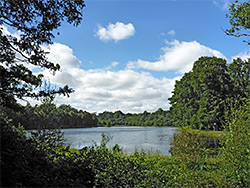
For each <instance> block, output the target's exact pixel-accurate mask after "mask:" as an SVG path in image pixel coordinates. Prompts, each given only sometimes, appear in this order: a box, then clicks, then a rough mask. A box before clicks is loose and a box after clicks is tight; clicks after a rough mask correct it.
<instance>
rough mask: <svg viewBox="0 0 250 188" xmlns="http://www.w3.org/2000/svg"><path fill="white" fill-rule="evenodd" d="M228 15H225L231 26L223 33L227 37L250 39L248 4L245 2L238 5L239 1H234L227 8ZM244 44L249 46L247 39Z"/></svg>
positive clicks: (249, 7)
mask: <svg viewBox="0 0 250 188" xmlns="http://www.w3.org/2000/svg"><path fill="white" fill-rule="evenodd" d="M229 11H230V15H226V16H227V17H228V18H229V19H230V20H229V23H230V25H231V26H232V27H231V28H230V29H227V30H226V31H225V32H226V34H227V35H230V36H234V37H250V34H249V29H250V2H249V1H246V2H243V3H242V4H239V0H235V3H232V4H231V5H230V8H229ZM244 42H246V43H248V45H250V41H249V39H247V40H244Z"/></svg>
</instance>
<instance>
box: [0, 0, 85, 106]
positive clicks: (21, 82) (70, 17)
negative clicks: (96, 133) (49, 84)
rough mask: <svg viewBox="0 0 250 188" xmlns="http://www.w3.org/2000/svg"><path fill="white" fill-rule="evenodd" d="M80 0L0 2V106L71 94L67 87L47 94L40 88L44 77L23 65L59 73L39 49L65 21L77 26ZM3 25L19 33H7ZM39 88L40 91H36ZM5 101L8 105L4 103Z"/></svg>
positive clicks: (82, 6) (56, 66)
mask: <svg viewBox="0 0 250 188" xmlns="http://www.w3.org/2000/svg"><path fill="white" fill-rule="evenodd" d="M84 7H85V4H84V1H83V0H53V1H52V0H25V1H19V0H1V1H0V81H1V82H0V103H1V105H5V106H6V105H7V104H10V101H13V102H15V99H14V97H17V98H20V99H23V98H24V97H34V98H39V97H44V96H52V95H55V94H57V93H59V94H64V95H68V94H69V93H70V92H72V89H70V88H69V87H68V86H67V85H66V86H64V87H58V88H56V89H53V90H51V91H50V92H47V91H46V90H43V89H42V88H41V86H42V84H43V75H41V74H39V75H35V74H33V73H32V71H31V70H30V69H29V68H27V66H25V65H30V64H32V65H35V66H37V67H38V68H45V69H49V70H50V71H51V72H55V71H58V70H59V68H60V66H59V65H58V64H54V63H53V62H50V61H49V60H48V58H47V54H48V52H46V51H45V50H44V49H43V48H42V46H43V45H50V44H52V43H53V41H52V40H53V38H54V37H55V31H57V29H58V28H59V27H60V26H61V23H62V22H63V21H66V22H68V23H70V24H73V25H74V26H77V25H79V24H80V23H81V21H82V16H83V14H82V10H83V8H84ZM6 26H7V27H8V28H11V29H13V30H15V31H18V32H19V33H20V35H19V36H15V35H12V34H9V33H8V32H7V31H6ZM38 88H40V89H38ZM7 101H8V103H7Z"/></svg>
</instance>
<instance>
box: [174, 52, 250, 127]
mask: <svg viewBox="0 0 250 188" xmlns="http://www.w3.org/2000/svg"><path fill="white" fill-rule="evenodd" d="M249 85H250V64H249V59H248V60H242V59H240V58H238V59H235V60H234V61H233V63H231V64H229V66H227V62H226V60H224V59H221V58H216V57H201V58H199V59H198V60H197V61H196V62H195V63H194V66H193V69H192V71H190V72H189V73H186V74H185V75H184V76H183V77H182V79H181V80H180V81H177V82H176V84H175V88H174V91H173V96H172V97H171V98H169V101H170V104H171V105H172V107H171V108H170V113H171V117H172V118H173V120H172V122H173V124H174V126H187V125H191V126H193V127H194V128H199V129H217V130H218V129H222V128H223V127H222V124H223V123H224V121H225V114H226V112H227V111H228V108H229V106H228V105H229V104H230V103H236V102H235V101H236V100H238V101H242V103H243V101H244V98H245V99H246V98H248V97H249V94H250V90H249V87H250V86H249Z"/></svg>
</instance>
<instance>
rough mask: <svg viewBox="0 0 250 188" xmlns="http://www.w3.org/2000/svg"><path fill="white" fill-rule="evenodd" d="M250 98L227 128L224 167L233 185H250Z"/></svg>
mask: <svg viewBox="0 0 250 188" xmlns="http://www.w3.org/2000/svg"><path fill="white" fill-rule="evenodd" d="M249 143H250V100H248V103H247V104H246V105H245V106H243V107H241V108H239V109H238V110H235V111H234V113H233V115H232V117H231V118H230V123H229V127H228V128H227V129H226V136H225V143H224V147H223V151H222V156H223V158H224V163H223V169H224V170H225V171H226V172H225V173H227V174H228V179H229V180H228V181H231V182H232V186H234V187H236V186H239V187H249V186H250V145H249ZM229 164H230V165H229Z"/></svg>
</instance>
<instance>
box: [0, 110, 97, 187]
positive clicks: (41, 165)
mask: <svg viewBox="0 0 250 188" xmlns="http://www.w3.org/2000/svg"><path fill="white" fill-rule="evenodd" d="M0 122H1V187H93V182H94V174H93V173H92V171H91V169H90V168H88V166H89V164H88V161H87V160H84V159H85V158H79V157H78V155H77V154H75V153H73V154H71V155H66V153H67V152H63V154H64V156H63V157H62V155H61V157H60V158H59V157H58V159H57V160H54V158H55V155H54V156H53V155H52V154H53V152H52V153H48V151H49V150H48V148H47V147H45V148H46V149H44V148H43V147H40V148H39V149H38V148H37V142H34V141H33V140H31V139H28V138H27V137H26V136H25V134H24V132H23V129H17V128H15V127H14V126H13V124H12V122H11V120H9V119H8V118H7V117H5V115H4V114H3V113H0ZM65 150H66V151H67V148H66V149H65Z"/></svg>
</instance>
